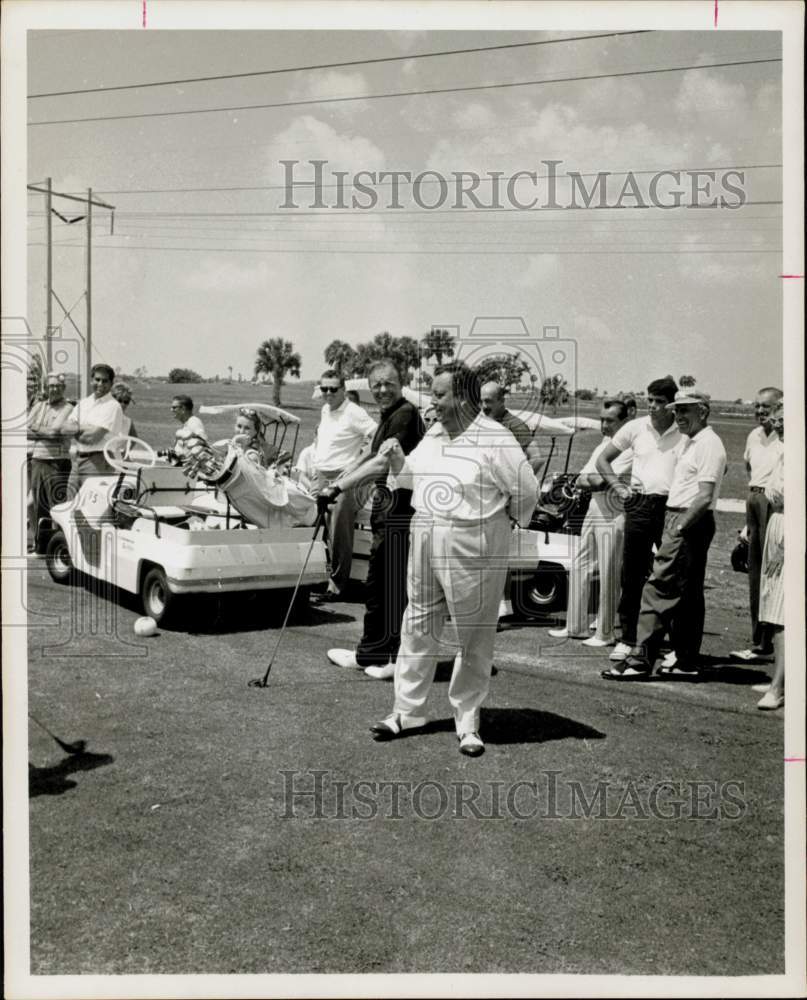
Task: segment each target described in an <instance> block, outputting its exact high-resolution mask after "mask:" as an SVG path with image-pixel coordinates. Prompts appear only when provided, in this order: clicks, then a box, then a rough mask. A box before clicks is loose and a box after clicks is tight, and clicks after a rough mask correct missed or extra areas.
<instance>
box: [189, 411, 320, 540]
mask: <svg viewBox="0 0 807 1000" xmlns="http://www.w3.org/2000/svg"><path fill="white" fill-rule="evenodd" d="M228 410H236V411H237V416H236V423H235V430H236V434H235V436H234V437H233V438H232V439H230V440H229V441H228V440H224V441H217V442H216V443H215V444H214V445H211V444H210V443H209V442H208V441H205V440H204V439H202V438H190V439H189V440H188V442H187V447H186V456H185V458H184V460H183V469H184V471H185V473H186V475H187V476H188V477H189V478H190V479H202V480H204V481H205V482H207V483H209V484H211V485H213V486H215V487H216V488H217V489H218V490H220V491H221V492H222V493H224V494H225V496H226V497H227V499H228V500H229V501H230V503H231V504H232V506H233V507H235V509H236V510H237V511H238V512H239V513H240V514H241V515H242V516H243V517H244V519H245V520H246V521H248V522H249V523H250V524H254V525H256V526H257V527H259V528H269V527H276V526H287V527H288V526H292V525H307V524H313V523H314V521H315V520H316V516H317V504H316V500H315V499H314V497H313V496H311V494H310V493H309V492H308V490H306V489H305V488H304V487H303V486H301V485H300V484H298V483H296V482H294V481H293V480H292V479H290V478H289V476H288V475H287V474H286V473H287V469H288V462H289V461H290V459H291V457H292V455H293V453H294V448H295V446H296V442H297V432H298V430H299V423H300V421H299V418H298V417H295V416H294V415H293V414H291V413H287V412H286V411H285V410H281V409H279V408H278V407H275V406H269V405H267V404H265V403H261V404H256V405H255V406H254V407H245V406H202V407H200V412H201V413H205V414H219V413H225V412H227V411H228ZM290 427H293V428H294V442H293V444H292V448H291V452H289V451H285V450H284V449H283V444H284V441H285V437H286V433H287V431H288V429H289V428H290ZM270 429H271V431H272V440H271V441H270V440H269V439H268V432H269V431H270Z"/></svg>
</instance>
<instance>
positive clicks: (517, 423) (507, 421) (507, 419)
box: [499, 410, 532, 454]
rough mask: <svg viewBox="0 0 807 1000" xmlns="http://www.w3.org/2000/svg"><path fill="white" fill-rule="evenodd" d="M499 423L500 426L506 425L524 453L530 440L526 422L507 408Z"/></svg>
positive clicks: (529, 431)
mask: <svg viewBox="0 0 807 1000" xmlns="http://www.w3.org/2000/svg"><path fill="white" fill-rule="evenodd" d="M499 423H500V424H501V425H502V427H506V428H507V429H508V431H510V433H511V434H512V435H513V437H514V438H515V439H516V441H518V443H519V444H520V445H521V450H522V451H523V452H524V453H525V454H526V451H527V448H528V447H529V445H530V441H532V431H531V430H530V429H529V427H528V426H527V424H525V423H524V421H523V420H520V419H519V418H518V417H517V416H515V415H514V414H512V413H511V412H510V411H509V410H505V411H504V413H503V414H502V417H501V420H500V421H499Z"/></svg>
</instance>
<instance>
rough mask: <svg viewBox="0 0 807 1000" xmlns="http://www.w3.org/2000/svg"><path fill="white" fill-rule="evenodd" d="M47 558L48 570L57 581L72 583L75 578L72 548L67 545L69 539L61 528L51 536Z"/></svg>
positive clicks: (46, 553) (46, 551)
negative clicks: (71, 556)
mask: <svg viewBox="0 0 807 1000" xmlns="http://www.w3.org/2000/svg"><path fill="white" fill-rule="evenodd" d="M45 560H46V562H47V566H48V572H49V573H50V575H51V578H52V579H54V580H55V581H56V583H72V581H73V580H74V578H75V574H76V571H75V567H74V566H73V560H72V559H71V558H70V549H69V548H68V547H67V539H66V538H65V537H64V532H63V531H61V530H57V531H54V533H53V534H52V535H51V536H50V541H49V542H48V547H47V549H46V550H45Z"/></svg>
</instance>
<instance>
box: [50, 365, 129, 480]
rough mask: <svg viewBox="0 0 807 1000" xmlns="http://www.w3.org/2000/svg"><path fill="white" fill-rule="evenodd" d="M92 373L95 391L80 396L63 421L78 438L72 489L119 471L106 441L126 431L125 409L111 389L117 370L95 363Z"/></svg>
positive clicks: (64, 430) (64, 429)
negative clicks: (111, 461) (109, 456)
mask: <svg viewBox="0 0 807 1000" xmlns="http://www.w3.org/2000/svg"><path fill="white" fill-rule="evenodd" d="M90 377H91V379H92V386H93V391H92V394H91V395H89V396H86V397H85V398H84V399H82V400H79V402H78V403H77V405H76V406H75V408H74V409H73V412H72V413H71V414H70V416H69V417H68V418H67V420H66V421H65V422H64V423H63V424H62V425H61V429H62V433H64V434H65V435H66V436H72V437H75V439H76V452H75V462H74V464H73V468H72V470H71V472H70V490H71V493H72V492H73V491H75V490H77V489H78V488H79V487H80V486H81V484H82V483H83V482H84V481H85V480H86V479H87V478H88V477H89V476H97V475H103V474H104V473H109V472H114V471H115V470H114V469H113V468H112V466H111V465H110V464H109V463H108V462H107V460H106V458H105V457H104V445H105V444H106V442H107V441H110V440H111V439H112V438H114V437H117V436H118V435H119V434H122V433H123V410H122V409H121V407H120V403H119V402H118V401H117V399H115V397H114V396H113V395H112V392H111V389H112V383H113V382H114V380H115V372H114V370H113V369H112V368H110V366H109V365H103V364H98V365H93V366H92V368H91V369H90Z"/></svg>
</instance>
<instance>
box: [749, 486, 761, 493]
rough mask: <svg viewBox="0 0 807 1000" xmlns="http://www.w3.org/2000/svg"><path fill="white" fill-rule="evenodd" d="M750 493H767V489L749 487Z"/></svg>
mask: <svg viewBox="0 0 807 1000" xmlns="http://www.w3.org/2000/svg"><path fill="white" fill-rule="evenodd" d="M748 492H749V493H764V492H765V487H764V486H749V487H748Z"/></svg>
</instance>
